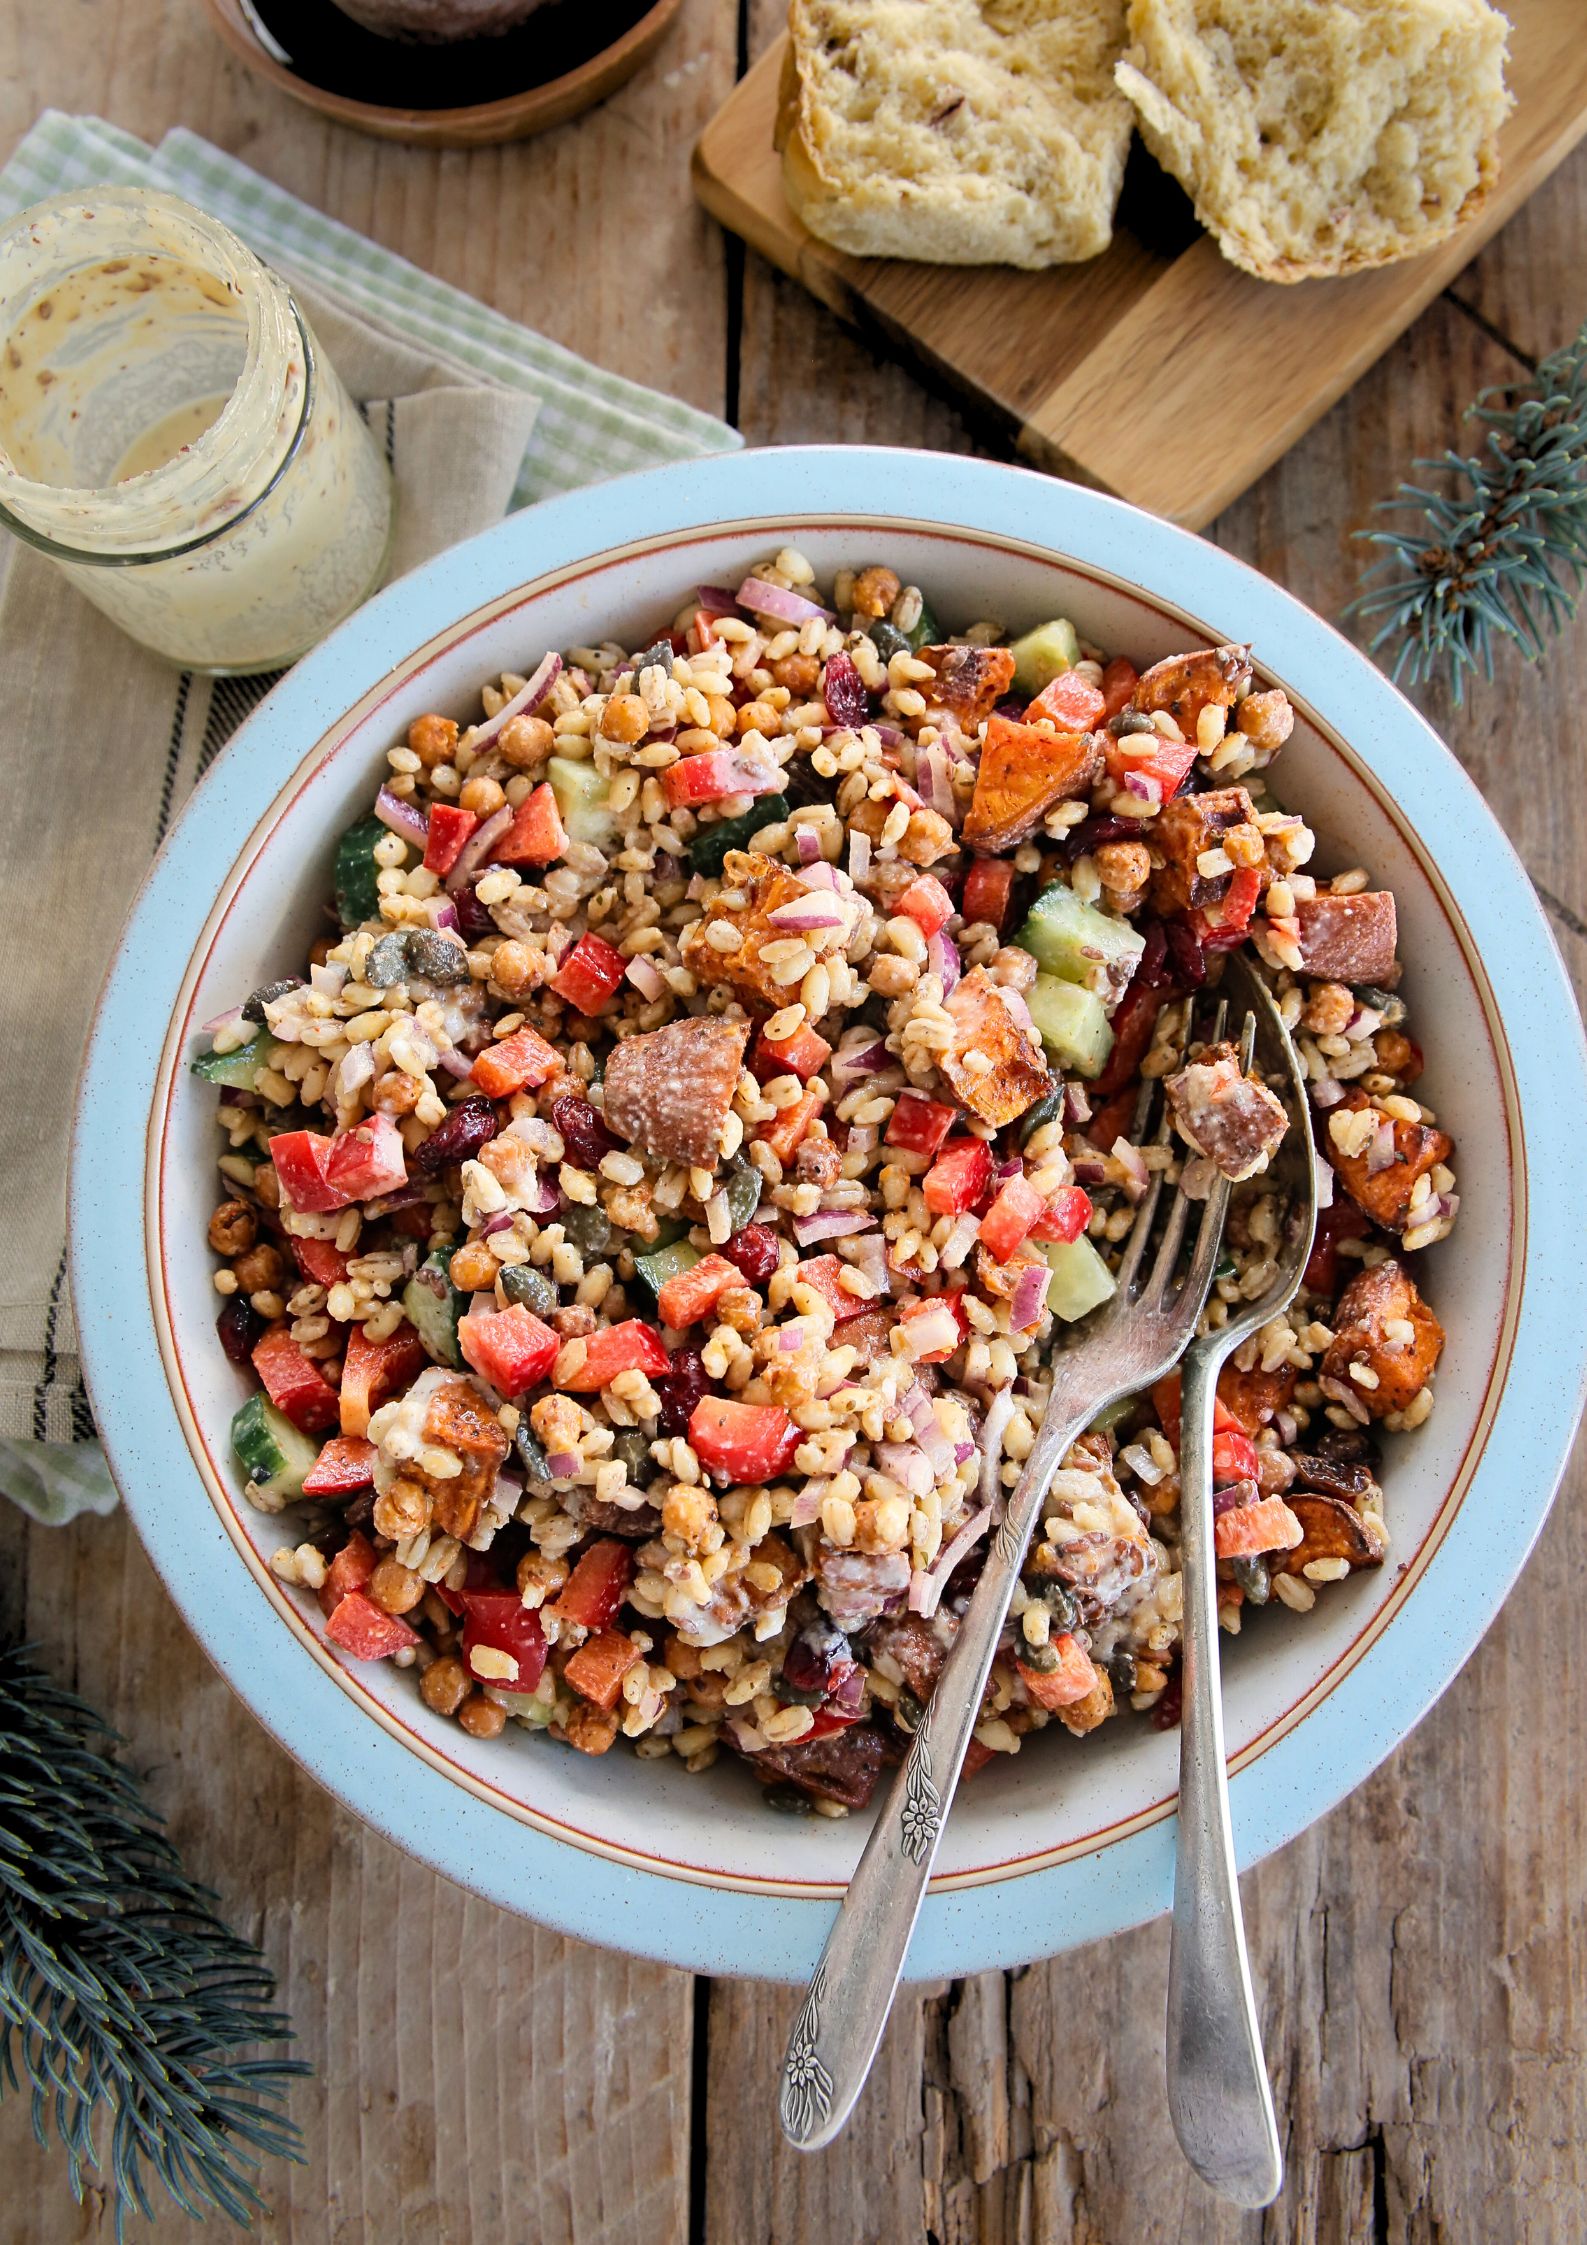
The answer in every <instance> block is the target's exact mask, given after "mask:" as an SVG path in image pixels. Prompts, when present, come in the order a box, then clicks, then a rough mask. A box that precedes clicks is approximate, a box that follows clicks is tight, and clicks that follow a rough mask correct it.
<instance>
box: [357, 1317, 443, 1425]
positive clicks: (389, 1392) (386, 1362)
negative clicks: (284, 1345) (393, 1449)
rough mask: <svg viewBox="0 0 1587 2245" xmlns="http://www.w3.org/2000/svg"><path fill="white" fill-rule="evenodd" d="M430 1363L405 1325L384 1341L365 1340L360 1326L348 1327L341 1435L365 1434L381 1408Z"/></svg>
mask: <svg viewBox="0 0 1587 2245" xmlns="http://www.w3.org/2000/svg"><path fill="white" fill-rule="evenodd" d="M429 1361H430V1360H429V1358H428V1356H426V1354H425V1350H424V1343H423V1342H422V1341H421V1340H420V1338H419V1336H418V1334H417V1333H415V1331H414V1330H413V1327H412V1326H411V1325H409V1324H407V1323H403V1324H401V1325H399V1326H398V1327H397V1329H396V1331H395V1332H394V1333H388V1334H387V1336H386V1338H385V1339H384V1340H383V1341H371V1340H368V1339H366V1337H365V1334H364V1329H363V1327H362V1326H361V1325H354V1326H350V1327H349V1328H348V1334H347V1353H346V1356H345V1357H344V1358H343V1360H342V1395H341V1404H342V1432H343V1434H367V1433H368V1432H369V1422H370V1420H371V1419H372V1418H373V1417H374V1415H375V1413H376V1412H377V1411H378V1410H379V1408H380V1406H381V1404H382V1403H385V1402H388V1401H389V1400H390V1398H391V1397H392V1396H394V1395H395V1394H396V1393H397V1392H398V1390H399V1389H401V1388H405V1387H406V1386H407V1385H408V1382H409V1381H410V1380H416V1379H417V1378H418V1376H419V1374H420V1373H421V1372H422V1371H423V1370H424V1368H425V1366H426V1364H428V1363H429Z"/></svg>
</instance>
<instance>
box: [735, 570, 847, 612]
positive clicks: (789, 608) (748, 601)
mask: <svg viewBox="0 0 1587 2245" xmlns="http://www.w3.org/2000/svg"><path fill="white" fill-rule="evenodd" d="M734 598H735V599H736V600H737V602H738V605H739V606H740V608H747V609H748V610H749V612H750V614H751V615H752V616H770V617H771V618H772V619H773V620H774V621H775V622H777V623H779V624H813V623H823V624H832V623H836V622H837V618H836V616H835V615H834V614H833V612H832V610H831V609H830V608H818V607H817V606H816V603H815V602H814V601H813V600H806V599H805V598H804V596H803V594H802V593H797V592H790V591H789V590H788V588H787V586H786V585H769V584H767V582H766V580H765V578H764V577H746V578H745V579H744V582H743V583H742V584H741V585H740V586H739V588H738V591H737V593H736V594H735V595H734Z"/></svg>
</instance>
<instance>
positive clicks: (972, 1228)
mask: <svg viewBox="0 0 1587 2245" xmlns="http://www.w3.org/2000/svg"><path fill="white" fill-rule="evenodd" d="M852 1142H853V1140H852V1133H851V1135H850V1143H851V1144H852ZM980 1233H981V1219H980V1217H979V1216H972V1215H971V1214H970V1212H969V1210H968V1209H966V1210H965V1212H964V1214H963V1215H962V1216H955V1218H954V1219H953V1222H952V1223H951V1224H950V1225H949V1227H948V1236H947V1238H946V1239H945V1240H944V1241H943V1243H942V1245H941V1246H940V1247H939V1248H938V1250H937V1261H938V1262H939V1263H940V1264H941V1265H942V1268H943V1269H944V1270H945V1271H956V1270H957V1269H958V1268H959V1266H960V1264H961V1263H962V1262H963V1261H964V1259H965V1257H966V1256H967V1255H968V1254H969V1252H970V1250H971V1248H972V1247H973V1246H974V1245H975V1243H976V1241H977V1239H978V1238H979V1237H980Z"/></svg>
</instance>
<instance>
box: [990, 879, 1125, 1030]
mask: <svg viewBox="0 0 1587 2245" xmlns="http://www.w3.org/2000/svg"><path fill="white" fill-rule="evenodd" d="M1014 941H1015V942H1016V943H1017V944H1018V945H1019V947H1020V949H1021V950H1022V951H1028V952H1029V953H1030V954H1031V956H1032V958H1034V960H1035V961H1036V964H1037V965H1038V966H1039V967H1041V968H1043V969H1044V970H1045V971H1046V972H1047V973H1048V974H1056V975H1058V976H1059V977H1060V978H1061V979H1062V980H1063V981H1065V982H1078V983H1080V984H1081V985H1082V986H1083V987H1084V988H1085V989H1087V990H1094V991H1095V992H1096V994H1097V996H1098V997H1099V998H1101V999H1102V1000H1103V1002H1104V1003H1105V1004H1106V1006H1107V1007H1108V1009H1109V1011H1110V1012H1111V1010H1112V1008H1113V1007H1114V1006H1115V1005H1116V1004H1117V1003H1118V1001H1119V999H1120V998H1122V997H1123V995H1124V993H1125V991H1126V990H1127V989H1128V988H1129V986H1130V979H1131V977H1132V976H1133V975H1134V973H1135V969H1136V966H1137V964H1138V962H1139V960H1140V956H1141V953H1142V952H1143V951H1144V950H1145V949H1146V938H1145V936H1143V935H1142V934H1141V933H1140V931H1139V930H1138V929H1136V928H1134V927H1132V926H1131V925H1130V923H1129V921H1128V920H1121V919H1119V918H1118V917H1117V916H1116V915H1115V914H1114V913H1111V912H1099V911H1098V910H1097V907H1096V906H1095V905H1094V904H1086V903H1083V902H1082V900H1081V899H1080V898H1079V897H1077V896H1076V895H1075V892H1074V890H1073V889H1072V888H1070V886H1069V884H1068V882H1067V881H1052V882H1049V883H1048V885H1047V887H1046V888H1044V889H1043V890H1042V892H1041V895H1040V896H1039V897H1038V898H1037V899H1036V901H1035V903H1034V904H1033V905H1032V906H1031V908H1030V912H1029V914H1028V916H1027V918H1026V921H1025V925H1024V926H1023V927H1022V928H1021V929H1020V931H1019V933H1018V935H1016V936H1015V938H1014Z"/></svg>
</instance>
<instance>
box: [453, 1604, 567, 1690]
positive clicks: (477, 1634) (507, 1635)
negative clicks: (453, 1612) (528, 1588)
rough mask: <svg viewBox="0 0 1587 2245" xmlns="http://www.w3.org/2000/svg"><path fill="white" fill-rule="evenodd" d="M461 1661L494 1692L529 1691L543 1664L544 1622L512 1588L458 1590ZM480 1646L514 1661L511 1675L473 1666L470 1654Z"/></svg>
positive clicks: (534, 1684) (470, 1672)
mask: <svg viewBox="0 0 1587 2245" xmlns="http://www.w3.org/2000/svg"><path fill="white" fill-rule="evenodd" d="M462 1602H463V1664H464V1666H465V1667H466V1668H467V1670H468V1672H469V1674H470V1675H471V1676H473V1677H475V1678H476V1679H477V1680H478V1681H479V1682H480V1683H482V1684H489V1685H490V1686H491V1688H492V1690H493V1691H498V1692H532V1691H533V1690H534V1688H535V1686H536V1684H538V1683H539V1681H540V1678H541V1676H542V1674H543V1673H544V1670H545V1664H546V1633H545V1625H544V1623H543V1622H542V1621H541V1619H540V1616H539V1614H538V1613H537V1612H536V1611H535V1610H534V1608H533V1607H532V1606H526V1605H525V1604H524V1603H523V1601H522V1599H521V1598H520V1597H519V1596H518V1593H517V1591H516V1590H470V1589H468V1588H467V1587H466V1586H465V1588H464V1590H463V1592H462ZM484 1646H488V1647H489V1648H490V1650H491V1651H492V1652H497V1653H507V1654H508V1655H510V1657H511V1658H512V1659H513V1660H515V1661H516V1662H517V1663H518V1673H517V1675H516V1676H514V1677H512V1678H510V1679H509V1678H507V1677H503V1676H487V1675H485V1674H484V1673H483V1672H482V1671H481V1670H480V1669H478V1668H476V1667H475V1666H474V1655H475V1654H476V1653H477V1652H478V1651H480V1649H481V1648H482V1647H484Z"/></svg>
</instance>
